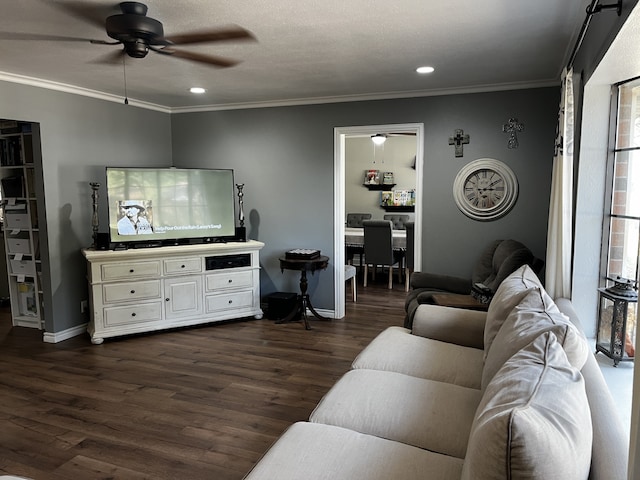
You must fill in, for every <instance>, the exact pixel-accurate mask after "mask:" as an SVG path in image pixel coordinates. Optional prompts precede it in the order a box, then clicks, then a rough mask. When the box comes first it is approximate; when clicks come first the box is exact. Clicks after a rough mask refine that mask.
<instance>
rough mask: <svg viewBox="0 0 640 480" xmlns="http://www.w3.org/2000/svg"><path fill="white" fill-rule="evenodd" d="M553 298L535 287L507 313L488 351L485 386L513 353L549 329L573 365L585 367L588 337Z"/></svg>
mask: <svg viewBox="0 0 640 480" xmlns="http://www.w3.org/2000/svg"><path fill="white" fill-rule="evenodd" d="M549 301H551V299H550V298H549V296H548V295H547V294H546V292H544V290H541V289H539V288H533V289H531V290H530V291H529V292H528V293H527V294H526V296H525V297H524V298H523V299H522V301H521V302H520V304H519V305H517V306H516V307H515V308H514V309H513V310H512V311H511V313H510V314H509V315H508V316H507V319H506V320H505V321H504V323H503V324H502V327H500V330H498V333H497V334H496V336H495V339H494V341H493V344H492V346H491V349H490V350H489V352H488V353H487V354H486V358H485V362H484V367H483V369H482V389H483V390H484V388H486V386H487V384H488V383H489V382H490V381H491V379H492V378H493V376H494V375H495V374H496V372H497V371H498V370H500V368H501V367H502V365H503V364H504V363H505V362H506V361H507V360H508V359H509V358H510V357H511V356H512V355H514V354H515V353H516V352H517V351H518V350H520V349H522V348H523V347H524V346H526V345H527V344H529V343H530V342H532V341H533V340H534V339H535V338H536V337H538V336H539V335H540V334H542V333H544V332H546V331H552V332H553V333H554V334H555V336H556V338H557V340H558V342H559V343H560V345H561V346H562V347H563V348H564V349H565V352H566V354H567V357H568V359H569V362H570V363H571V365H573V366H574V367H576V368H577V369H581V368H582V366H583V365H584V362H586V360H587V355H588V354H589V347H588V344H587V340H586V338H585V337H584V335H583V334H582V332H581V331H580V330H578V329H577V328H576V327H575V325H573V323H571V321H570V320H569V319H568V318H567V317H566V316H565V315H563V314H562V313H560V311H559V310H558V309H557V307H555V304H553V302H552V301H551V304H550V303H549ZM552 305H553V307H552ZM485 352H486V351H485Z"/></svg>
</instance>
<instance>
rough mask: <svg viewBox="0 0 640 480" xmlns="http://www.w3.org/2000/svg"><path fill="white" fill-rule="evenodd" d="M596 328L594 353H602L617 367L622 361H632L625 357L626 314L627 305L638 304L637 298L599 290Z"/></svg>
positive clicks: (631, 357) (604, 289) (630, 358)
mask: <svg viewBox="0 0 640 480" xmlns="http://www.w3.org/2000/svg"><path fill="white" fill-rule="evenodd" d="M598 292H599V294H600V301H599V305H598V327H597V329H596V353H598V352H602V353H604V354H605V355H606V356H607V357H609V358H610V359H612V360H613V366H614V367H617V366H618V363H620V362H622V361H633V359H634V357H633V356H629V355H625V348H626V344H627V314H628V310H629V308H630V306H629V304H634V303H638V297H637V296H636V297H635V298H634V297H627V296H624V295H616V294H615V293H611V292H610V291H609V290H607V289H606V288H599V289H598ZM636 312H637V307H636Z"/></svg>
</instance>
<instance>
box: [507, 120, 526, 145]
mask: <svg viewBox="0 0 640 480" xmlns="http://www.w3.org/2000/svg"><path fill="white" fill-rule="evenodd" d="M523 130H524V123H518V119H517V118H510V119H509V121H508V122H507V123H505V124H504V125H502V131H503V132H504V133H508V134H509V142H508V143H507V146H508V147H509V148H518V135H517V134H518V132H521V131H523Z"/></svg>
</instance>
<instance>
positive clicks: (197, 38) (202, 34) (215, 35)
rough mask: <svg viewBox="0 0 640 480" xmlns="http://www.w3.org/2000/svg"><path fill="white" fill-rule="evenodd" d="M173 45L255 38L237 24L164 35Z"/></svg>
mask: <svg viewBox="0 0 640 480" xmlns="http://www.w3.org/2000/svg"><path fill="white" fill-rule="evenodd" d="M164 38H165V40H168V41H169V42H170V43H172V44H174V45H188V44H192V43H205V42H223V41H226V40H255V39H256V37H255V36H254V35H253V33H251V32H250V31H248V30H245V29H244V28H242V27H239V26H237V25H234V26H230V27H226V28H216V29H211V30H199V31H194V32H186V33H178V34H175V35H169V36H165V37H164Z"/></svg>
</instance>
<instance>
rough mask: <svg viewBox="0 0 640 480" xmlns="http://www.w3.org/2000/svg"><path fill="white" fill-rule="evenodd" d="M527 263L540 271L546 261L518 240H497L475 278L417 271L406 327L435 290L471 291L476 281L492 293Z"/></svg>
mask: <svg viewBox="0 0 640 480" xmlns="http://www.w3.org/2000/svg"><path fill="white" fill-rule="evenodd" d="M524 264H528V265H529V266H530V267H531V268H532V269H533V270H534V271H535V272H536V273H538V272H539V271H540V270H541V269H542V265H543V261H542V260H540V259H539V258H536V257H535V256H534V255H533V253H532V252H531V250H529V249H528V248H527V247H526V246H525V245H523V244H522V243H520V242H518V241H516V240H495V241H493V242H491V243H490V244H489V245H488V246H487V247H486V248H485V249H484V251H483V252H482V253H481V255H480V258H479V259H478V261H477V263H476V265H475V266H474V267H473V270H472V273H471V278H462V277H457V276H451V275H441V274H437V273H429V272H414V273H413V274H412V275H411V291H410V292H409V293H408V294H407V298H406V300H405V310H406V312H407V315H406V317H405V324H404V326H405V327H406V328H411V326H412V324H413V315H414V314H415V311H416V309H417V308H418V306H419V305H420V304H423V303H433V302H432V298H431V296H432V295H433V294H434V293H438V292H449V293H459V294H470V293H471V287H472V285H473V284H474V283H483V284H484V285H486V286H487V287H489V289H490V290H491V292H495V291H496V289H497V288H498V286H499V285H500V283H502V281H503V280H504V279H505V278H506V277H507V276H508V275H509V274H511V273H512V272H514V271H515V270H517V269H518V268H519V267H521V266H522V265H524Z"/></svg>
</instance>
